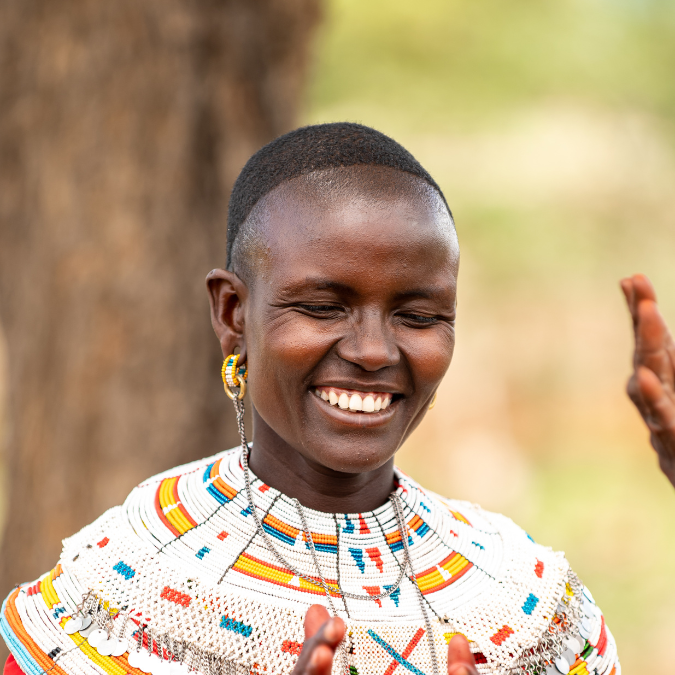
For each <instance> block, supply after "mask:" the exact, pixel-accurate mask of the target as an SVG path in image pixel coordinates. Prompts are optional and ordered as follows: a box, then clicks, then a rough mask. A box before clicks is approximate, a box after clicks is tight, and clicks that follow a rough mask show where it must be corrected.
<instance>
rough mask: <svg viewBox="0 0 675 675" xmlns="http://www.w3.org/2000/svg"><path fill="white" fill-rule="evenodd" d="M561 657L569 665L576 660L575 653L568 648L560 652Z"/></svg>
mask: <svg viewBox="0 0 675 675" xmlns="http://www.w3.org/2000/svg"><path fill="white" fill-rule="evenodd" d="M562 657H563V658H564V659H565V661H567V663H569V664H570V666H571V665H572V664H573V663H574V662H575V661H576V660H577V655H576V654H575V653H574V652H573V651H572V650H571V649H569V648H568V649H566V650H565V651H564V652H563V653H562Z"/></svg>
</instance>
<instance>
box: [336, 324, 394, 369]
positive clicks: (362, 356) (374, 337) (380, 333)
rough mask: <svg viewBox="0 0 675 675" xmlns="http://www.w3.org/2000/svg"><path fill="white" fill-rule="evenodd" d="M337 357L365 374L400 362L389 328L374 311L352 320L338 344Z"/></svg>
mask: <svg viewBox="0 0 675 675" xmlns="http://www.w3.org/2000/svg"><path fill="white" fill-rule="evenodd" d="M337 353H338V355H339V356H340V358H342V359H344V360H345V361H350V362H351V363H355V364H356V365H358V366H361V368H363V369H364V370H367V371H376V370H380V369H382V368H387V367H389V366H394V365H396V364H397V363H398V362H399V361H400V360H401V353H400V351H399V349H398V345H397V344H396V340H395V336H394V334H393V332H392V329H391V327H390V326H389V325H388V323H387V321H386V319H385V318H384V317H383V316H382V315H381V314H380V313H379V312H376V311H372V312H362V313H359V316H356V317H354V321H353V322H352V324H351V327H350V332H349V334H348V335H345V336H344V337H343V338H342V339H341V340H340V342H338V345H337Z"/></svg>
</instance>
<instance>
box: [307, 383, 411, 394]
mask: <svg viewBox="0 0 675 675" xmlns="http://www.w3.org/2000/svg"><path fill="white" fill-rule="evenodd" d="M312 386H313V387H323V388H326V389H329V388H331V387H332V388H334V389H346V390H347V391H361V392H363V393H364V394H372V393H373V392H377V393H378V394H392V395H397V394H398V395H403V392H402V391H401V390H400V389H398V388H396V387H392V386H391V385H387V384H380V383H378V382H370V383H368V384H356V383H354V382H329V383H328V382H322V383H321V384H313V385H312Z"/></svg>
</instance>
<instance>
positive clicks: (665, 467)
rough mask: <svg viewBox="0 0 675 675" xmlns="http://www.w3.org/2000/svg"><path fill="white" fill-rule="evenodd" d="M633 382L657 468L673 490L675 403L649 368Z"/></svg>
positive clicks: (641, 370)
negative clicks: (641, 404)
mask: <svg viewBox="0 0 675 675" xmlns="http://www.w3.org/2000/svg"><path fill="white" fill-rule="evenodd" d="M635 382H636V387H637V389H638V390H639V393H640V396H641V398H642V401H643V406H644V409H645V411H644V412H643V410H642V408H640V406H638V407H639V408H640V412H641V413H642V416H643V418H644V420H645V422H646V423H647V426H648V427H649V430H650V432H651V443H652V446H653V447H654V450H656V453H657V454H658V456H659V465H660V466H661V470H662V471H663V473H664V474H665V475H666V477H667V478H668V480H669V481H670V482H671V483H672V484H673V486H675V400H674V399H673V397H672V396H670V395H669V394H668V393H667V392H666V391H665V389H664V387H663V385H662V383H661V381H660V380H659V378H658V377H656V375H655V374H654V373H653V372H652V371H651V370H649V369H648V368H644V367H641V368H640V369H639V370H638V372H637V373H636V375H635Z"/></svg>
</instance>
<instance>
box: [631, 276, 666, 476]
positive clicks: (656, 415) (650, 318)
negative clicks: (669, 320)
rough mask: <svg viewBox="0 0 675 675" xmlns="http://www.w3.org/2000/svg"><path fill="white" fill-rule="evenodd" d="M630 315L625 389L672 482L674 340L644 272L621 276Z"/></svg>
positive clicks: (662, 467)
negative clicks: (628, 369) (631, 333)
mask: <svg viewBox="0 0 675 675" xmlns="http://www.w3.org/2000/svg"><path fill="white" fill-rule="evenodd" d="M621 288H622V290H623V293H624V295H625V297H626V302H627V304H628V309H629V311H630V314H631V317H632V319H633V330H634V333H635V352H634V354H633V374H632V375H631V377H630V379H629V381H628V386H627V391H628V396H629V397H630V399H631V400H632V401H633V403H634V404H635V406H636V408H637V409H638V411H639V413H640V415H641V416H642V419H643V420H644V421H645V424H646V425H647V428H648V429H649V434H650V440H651V444H652V447H653V448H654V450H656V454H657V456H658V459H659V465H660V466H661V470H662V471H663V473H664V474H665V475H666V476H667V478H668V480H669V481H670V482H671V483H672V484H673V486H675V341H673V338H672V336H671V334H670V331H669V330H668V327H667V326H666V323H665V321H664V320H663V317H662V316H661V313H660V312H659V309H658V307H657V305H656V293H655V292H654V287H653V286H652V284H651V282H650V281H649V279H648V278H647V277H646V276H644V275H643V274H635V275H633V276H632V277H628V278H626V279H622V281H621Z"/></svg>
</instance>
